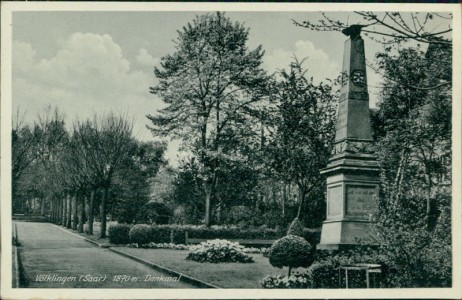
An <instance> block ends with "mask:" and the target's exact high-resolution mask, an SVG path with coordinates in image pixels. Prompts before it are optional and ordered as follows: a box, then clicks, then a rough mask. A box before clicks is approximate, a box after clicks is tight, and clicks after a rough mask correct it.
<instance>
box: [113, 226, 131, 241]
mask: <svg viewBox="0 0 462 300" xmlns="http://www.w3.org/2000/svg"><path fill="white" fill-rule="evenodd" d="M130 229H131V226H130V225H127V224H116V225H111V226H109V242H110V243H112V244H128V243H130V237H129V235H128V234H129V232H130Z"/></svg>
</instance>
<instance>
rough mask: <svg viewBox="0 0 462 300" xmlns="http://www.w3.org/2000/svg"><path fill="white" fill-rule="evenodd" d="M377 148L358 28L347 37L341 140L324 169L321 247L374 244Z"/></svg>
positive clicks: (339, 121)
mask: <svg viewBox="0 0 462 300" xmlns="http://www.w3.org/2000/svg"><path fill="white" fill-rule="evenodd" d="M374 152H375V150H374V142H373V140H372V130H371V125H370V117H369V95H368V92H367V78H366V64H365V58H364V42H363V40H362V39H361V37H360V36H359V33H358V35H355V36H352V37H351V38H350V39H349V40H347V41H346V42H345V52H344V58H343V79H342V87H341V89H340V99H339V108H338V115H337V127H336V135H335V146H334V149H333V152H332V156H331V158H330V160H329V164H328V165H327V167H326V168H325V169H323V170H322V171H321V174H325V175H327V217H326V220H325V221H324V223H323V226H322V232H321V242H320V244H318V245H317V248H318V249H326V250H338V249H342V248H350V247H352V246H355V245H358V244H367V245H371V244H374V239H373V237H372V232H371V230H372V228H373V226H374V221H373V219H374V217H375V215H376V213H377V208H378V207H377V199H378V193H379V183H380V181H379V166H378V163H377V159H376V156H375V154H374Z"/></svg>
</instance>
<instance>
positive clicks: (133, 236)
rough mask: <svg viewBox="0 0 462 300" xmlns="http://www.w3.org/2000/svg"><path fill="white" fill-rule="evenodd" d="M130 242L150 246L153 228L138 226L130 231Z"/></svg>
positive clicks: (143, 225) (144, 225)
mask: <svg viewBox="0 0 462 300" xmlns="http://www.w3.org/2000/svg"><path fill="white" fill-rule="evenodd" d="M129 236H130V242H132V243H136V244H138V245H144V244H148V243H149V242H150V241H151V226H149V225H146V224H138V225H135V226H133V227H132V229H130V233H129Z"/></svg>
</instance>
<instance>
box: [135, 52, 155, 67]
mask: <svg viewBox="0 0 462 300" xmlns="http://www.w3.org/2000/svg"><path fill="white" fill-rule="evenodd" d="M136 61H137V62H139V63H140V64H142V65H147V66H150V67H152V66H154V65H157V64H158V63H159V62H160V59H158V58H154V57H152V56H151V55H150V54H149V53H148V51H147V50H146V49H144V48H142V49H140V50H139V51H138V55H137V56H136Z"/></svg>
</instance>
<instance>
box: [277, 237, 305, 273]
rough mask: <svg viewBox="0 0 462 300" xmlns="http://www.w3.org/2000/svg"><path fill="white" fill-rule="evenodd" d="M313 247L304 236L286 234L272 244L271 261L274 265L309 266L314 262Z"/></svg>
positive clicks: (290, 267) (280, 266)
mask: <svg viewBox="0 0 462 300" xmlns="http://www.w3.org/2000/svg"><path fill="white" fill-rule="evenodd" d="M311 250H312V247H311V245H310V243H308V242H307V241H306V240H305V239H304V238H302V237H299V236H296V235H288V236H285V237H283V238H281V239H279V240H277V241H276V242H274V244H273V246H271V249H270V253H269V261H270V264H271V265H272V266H273V267H276V268H282V267H289V276H290V272H291V270H292V268H299V267H308V266H309V265H311V264H312V263H313V255H312V253H311Z"/></svg>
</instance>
